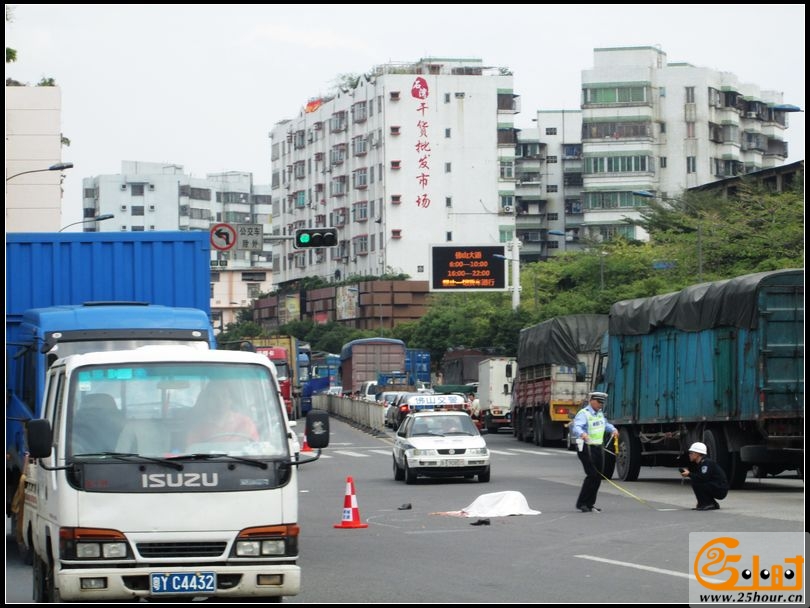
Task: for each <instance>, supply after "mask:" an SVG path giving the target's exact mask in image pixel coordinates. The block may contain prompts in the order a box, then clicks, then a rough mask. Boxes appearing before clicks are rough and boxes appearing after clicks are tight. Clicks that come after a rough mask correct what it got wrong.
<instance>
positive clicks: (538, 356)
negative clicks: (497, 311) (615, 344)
mask: <svg viewBox="0 0 810 608" xmlns="http://www.w3.org/2000/svg"><path fill="white" fill-rule="evenodd" d="M607 329H608V316H607V315H565V316H562V317H554V318H553V319H549V320H548V321H543V322H542V323H539V324H537V325H532V326H531V327H525V328H523V329H522V330H520V336H519V337H518V356H517V359H518V367H520V368H526V367H532V366H534V365H552V364H556V365H571V366H575V365H576V364H577V353H586V352H594V351H598V350H599V349H600V347H601V345H602V339H603V338H604V335H605V332H606V331H607Z"/></svg>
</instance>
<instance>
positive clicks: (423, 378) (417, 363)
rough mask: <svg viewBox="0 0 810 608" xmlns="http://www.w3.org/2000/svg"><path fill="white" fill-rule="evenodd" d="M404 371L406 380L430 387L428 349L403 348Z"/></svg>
mask: <svg viewBox="0 0 810 608" xmlns="http://www.w3.org/2000/svg"><path fill="white" fill-rule="evenodd" d="M405 373H406V374H407V376H408V382H409V383H410V384H413V385H417V384H419V383H421V384H423V385H424V386H426V387H430V383H431V379H430V351H429V350H426V349H422V348H406V349H405Z"/></svg>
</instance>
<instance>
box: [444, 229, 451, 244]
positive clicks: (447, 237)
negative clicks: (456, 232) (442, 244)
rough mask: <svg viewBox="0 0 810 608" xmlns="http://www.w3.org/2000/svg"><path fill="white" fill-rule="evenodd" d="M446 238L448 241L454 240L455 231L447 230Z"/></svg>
mask: <svg viewBox="0 0 810 608" xmlns="http://www.w3.org/2000/svg"><path fill="white" fill-rule="evenodd" d="M444 240H445V241H447V242H448V243H450V242H452V241H453V233H452V232H450V231H447V232H445V233H444Z"/></svg>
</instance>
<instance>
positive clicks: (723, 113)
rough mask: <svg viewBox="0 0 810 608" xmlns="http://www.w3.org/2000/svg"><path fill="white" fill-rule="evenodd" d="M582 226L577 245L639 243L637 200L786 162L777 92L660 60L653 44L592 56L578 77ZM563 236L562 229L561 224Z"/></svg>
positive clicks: (784, 110) (785, 109) (575, 231)
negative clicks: (616, 240) (616, 239)
mask: <svg viewBox="0 0 810 608" xmlns="http://www.w3.org/2000/svg"><path fill="white" fill-rule="evenodd" d="M581 110H582V155H583V173H582V176H583V184H582V185H583V191H582V207H583V211H584V216H583V221H582V224H581V225H580V226H578V227H574V226H572V227H571V230H570V234H572V235H576V239H577V240H581V239H584V240H589V241H594V240H596V241H598V240H603V239H610V238H612V237H613V236H617V235H621V236H624V237H627V238H634V239H641V240H644V239H646V238H647V237H648V235H647V234H646V233H644V231H643V230H642V229H641V228H639V227H634V226H629V225H627V224H626V223H625V222H623V219H624V218H625V217H637V216H638V208H639V207H642V206H644V205H646V201H647V198H645V197H644V196H640V195H638V194H637V193H638V192H644V193H649V194H653V195H655V196H658V197H661V198H662V199H663V200H666V199H667V198H671V197H677V196H678V195H679V194H680V193H681V192H683V191H684V190H686V189H688V188H694V187H696V186H699V185H702V184H707V183H710V182H714V181H718V180H722V179H725V178H728V177H732V176H736V175H741V174H745V173H751V172H754V171H758V170H761V169H765V168H769V167H775V166H778V165H781V164H782V163H784V161H785V159H786V158H787V156H788V149H787V142H786V141H785V129H786V128H787V126H788V117H787V114H788V113H789V112H791V111H796V110H798V108H796V107H795V106H789V105H785V104H784V103H783V99H782V93H780V92H777V91H766V90H762V89H760V87H759V86H757V85H755V84H748V83H741V82H740V81H739V80H738V78H737V77H736V76H735V75H734V74H731V73H729V72H722V71H719V70H716V69H710V68H702V67H696V66H693V65H690V64H688V63H680V62H679V63H669V62H668V61H667V55H666V53H664V52H663V51H662V50H661V49H659V48H656V47H649V46H647V47H618V48H597V49H594V65H593V67H592V68H590V69H586V70H583V71H582V105H581ZM566 230H569V228H568V226H566Z"/></svg>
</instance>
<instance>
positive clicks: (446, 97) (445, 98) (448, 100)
mask: <svg viewBox="0 0 810 608" xmlns="http://www.w3.org/2000/svg"><path fill="white" fill-rule="evenodd" d="M444 103H450V93H445V94H444Z"/></svg>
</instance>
